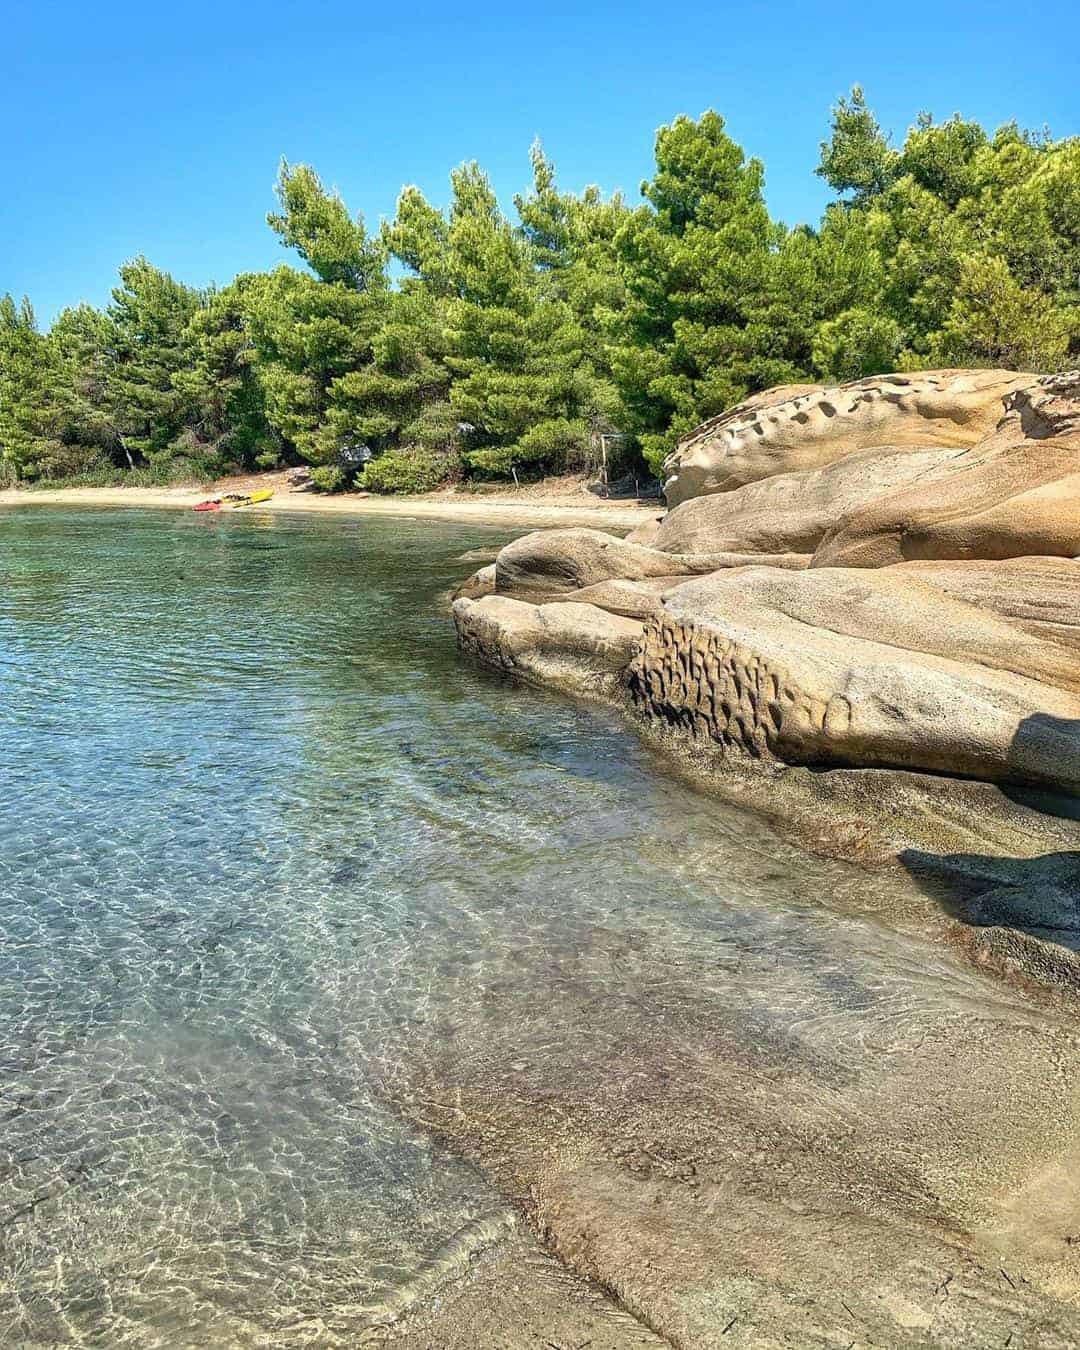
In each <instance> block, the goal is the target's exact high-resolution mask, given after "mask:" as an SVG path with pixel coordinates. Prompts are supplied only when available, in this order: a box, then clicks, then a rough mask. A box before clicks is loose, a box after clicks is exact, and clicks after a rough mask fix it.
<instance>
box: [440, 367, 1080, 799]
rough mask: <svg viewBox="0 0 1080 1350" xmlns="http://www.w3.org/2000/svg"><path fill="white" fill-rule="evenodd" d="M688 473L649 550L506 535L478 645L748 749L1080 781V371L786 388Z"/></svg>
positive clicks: (481, 604)
mask: <svg viewBox="0 0 1080 1350" xmlns="http://www.w3.org/2000/svg"><path fill="white" fill-rule="evenodd" d="M671 468H672V470H673V477H672V480H671V481H670V482H669V485H668V493H669V504H670V505H671V506H672V508H673V509H671V510H670V511H669V513H668V514H667V515H666V517H664V518H663V519H662V520H660V521H659V522H658V523H652V522H650V523H649V525H648V527H647V528H645V529H643V530H642V531H640V532H636V534H637V538H636V539H635V540H633V541H631V540H622V539H617V538H615V537H614V536H611V535H607V534H604V533H603V532H601V531H598V530H557V531H546V532H540V533H536V534H532V535H528V536H526V537H525V538H523V539H519V540H517V541H515V542H514V543H513V544H510V545H509V546H508V547H507V548H505V549H503V550H502V552H501V553H500V554H499V557H498V559H497V561H496V564H495V571H494V579H493V581H492V579H491V575H490V574H488V576H487V577H486V578H483V579H481V578H479V577H478V578H477V579H476V581H475V582H474V583H472V585H471V587H470V590H469V591H466V592H465V594H467V595H472V596H473V597H475V599H474V602H473V604H472V606H471V607H470V606H468V605H466V604H462V605H460V606H459V607H458V609H457V610H456V615H457V622H458V626H459V631H460V632H461V634H462V643H463V645H464V646H465V647H467V648H468V650H470V651H471V652H473V653H474V654H475V655H477V656H478V657H480V658H481V659H483V660H487V661H489V662H491V663H493V664H496V665H500V666H502V667H503V668H510V667H511V666H512V667H513V668H514V669H518V670H519V671H521V673H523V674H525V675H526V676H527V677H528V678H532V679H537V680H545V679H549V681H550V682H552V683H557V684H558V685H559V687H560V688H563V689H576V690H577V691H578V692H583V693H587V694H590V695H594V696H595V695H597V694H602V695H603V696H606V697H610V698H613V699H615V700H620V699H622V700H627V701H633V702H634V703H635V704H636V706H637V708H638V709H639V711H641V712H643V713H644V714H645V715H646V716H647V717H649V718H652V719H656V720H659V721H662V722H664V723H666V724H668V725H672V726H675V727H677V728H681V729H683V730H685V731H687V732H688V733H689V734H690V735H691V736H692V737H693V738H694V739H696V740H697V741H699V742H702V741H707V742H709V743H710V744H711V745H713V746H715V747H717V748H719V749H721V750H724V751H726V752H733V751H737V752H740V753H745V754H748V755H750V756H752V757H757V758H769V759H773V760H776V761H779V762H782V763H787V764H808V765H815V764H819V765H847V766H853V767H854V766H880V767H884V768H895V769H916V770H921V771H929V772H933V773H945V774H954V775H958V776H963V777H972V778H979V779H984V780H986V781H990V782H1006V783H1009V782H1012V783H1018V784H1039V785H1042V786H1046V787H1054V788H1064V789H1066V790H1068V791H1075V790H1078V789H1080V676H1078V671H1080V374H1071V375H1059V376H1051V377H1046V378H1042V379H1040V378H1037V377H1035V376H1031V375H1024V374H1018V373H1017V372H1014V371H999V370H998V371H936V372H926V373H922V374H916V375H896V376H881V377H877V378H875V379H871V380H863V381H859V382H857V383H855V384H852V385H845V386H843V387H842V388H840V389H835V390H821V389H817V388H816V387H802V388H799V389H795V390H792V389H781V390H777V391H774V394H773V395H772V396H770V395H758V396H757V397H755V398H754V399H752V400H750V401H749V402H748V403H747V404H744V405H742V406H741V407H740V408H736V409H734V410H733V411H732V412H730V413H727V414H725V415H724V416H723V417H720V418H716V419H713V421H712V422H709V423H706V424H705V426H704V427H702V428H701V429H700V430H699V431H698V432H697V433H695V434H694V435H693V436H691V437H689V438H687V440H686V441H685V442H683V444H682V445H681V446H680V448H679V451H678V452H677V454H676V455H675V456H674V457H673V459H672V462H671ZM691 494H694V495H691ZM492 585H493V587H494V594H490V595H485V588H486V587H490V586H492ZM510 597H512V598H513V599H514V600H516V602H517V604H518V606H519V607H516V608H515V607H514V606H513V605H512V604H510V600H509V598H510ZM526 601H527V602H530V603H528V604H527V605H525V603H524V602H526ZM552 601H558V602H561V603H560V605H559V606H558V609H552V606H551V604H550V602H552ZM567 602H569V605H568V604H567ZM522 605H524V607H523V608H522V607H521V606H522ZM549 609H551V610H552V612H551V613H547V611H548V610H549ZM563 611H565V613H566V615H567V616H569V617H564V613H563ZM545 616H546V617H545ZM612 618H617V619H618V620H620V621H621V622H622V623H623V625H624V626H623V627H622V628H621V629H620V630H619V631H618V633H617V634H616V633H613V632H612V631H611V630H610V627H609V621H610V620H611V619H612ZM633 624H636V625H638V628H637V630H634V629H632V628H631V627H627V626H625V625H633ZM525 634H528V640H527V641H526V639H525V636H524V635H525ZM511 648H512V649H513V650H512V660H510V659H508V651H510V649H511ZM624 655H626V661H625V663H624V666H623V667H622V670H621V671H619V670H618V669H617V668H616V667H617V663H618V661H619V660H620V659H621V658H622V657H623V656H624ZM545 672H550V675H547V674H545Z"/></svg>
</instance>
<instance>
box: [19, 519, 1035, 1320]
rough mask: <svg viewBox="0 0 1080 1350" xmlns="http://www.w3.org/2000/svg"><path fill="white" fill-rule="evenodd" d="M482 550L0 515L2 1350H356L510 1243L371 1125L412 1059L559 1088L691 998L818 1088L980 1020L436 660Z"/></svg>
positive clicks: (567, 740) (813, 894)
mask: <svg viewBox="0 0 1080 1350" xmlns="http://www.w3.org/2000/svg"><path fill="white" fill-rule="evenodd" d="M507 537H508V536H507V535H506V534H505V532H501V531H498V530H493V529H484V528H482V527H478V526H475V525H468V526H463V525H456V524H455V525H443V524H435V523H431V522H409V521H407V520H394V521H385V520H375V519H373V520H363V519H358V520H319V519H314V520H313V519H307V518H304V517H299V516H298V517H289V516H282V515H273V516H271V515H263V516H259V515H257V514H247V515H236V516H232V515H229V516H221V517H213V516H211V517H209V518H208V517H205V516H202V517H200V516H195V515H193V514H189V513H179V512H152V511H131V510H125V511H90V510H81V511H67V512H65V511H61V510H57V509H52V508H43V507H32V508H22V509H18V510H14V511H7V512H5V513H0V785H2V790H0V1094H2V1095H0V1343H3V1344H11V1345H34V1344H93V1345H102V1346H122V1345H131V1346H164V1345H204V1346H218V1345H222V1346H225V1345H228V1346H246V1345H266V1344H272V1345H291V1344H318V1345H323V1344H339V1343H340V1344H350V1343H353V1338H354V1337H355V1336H356V1335H358V1334H359V1333H361V1332H362V1331H363V1329H364V1328H366V1327H368V1326H370V1325H371V1324H372V1323H373V1322H377V1321H379V1320H381V1319H383V1318H384V1317H385V1316H386V1310H387V1308H388V1307H390V1306H394V1305H401V1304H402V1303H406V1302H408V1299H409V1297H411V1296H412V1295H411V1293H410V1291H416V1292H418V1293H422V1292H423V1288H424V1274H425V1271H427V1270H429V1269H430V1266H431V1263H432V1261H433V1260H435V1259H436V1258H437V1257H438V1254H439V1253H440V1252H445V1251H446V1250H447V1244H453V1242H454V1241H455V1240H457V1239H458V1238H460V1236H461V1235H462V1234H463V1233H464V1234H469V1233H474V1234H477V1233H479V1234H484V1233H487V1234H491V1233H497V1232H498V1231H500V1229H502V1228H503V1227H505V1226H507V1225H508V1224H509V1223H510V1222H511V1221H512V1220H511V1214H510V1211H509V1210H508V1209H507V1207H506V1204H505V1202H504V1201H503V1200H501V1199H500V1197H499V1196H498V1194H497V1193H496V1192H495V1191H494V1190H493V1189H492V1188H491V1187H490V1185H489V1184H488V1183H487V1182H486V1181H485V1180H484V1178H483V1177H482V1176H481V1175H479V1174H478V1173H477V1172H476V1171H474V1170H473V1169H472V1168H471V1167H469V1166H467V1165H465V1164H463V1163H461V1162H459V1161H456V1160H454V1159H452V1158H450V1157H448V1156H446V1155H444V1154H443V1153H441V1152H440V1151H439V1149H438V1148H437V1147H435V1146H434V1145H433V1144H432V1142H431V1141H430V1139H429V1138H428V1137H427V1136H426V1135H425V1134H424V1133H422V1132H420V1131H418V1130H417V1129H416V1128H414V1127H413V1126H411V1125H408V1124H406V1123H405V1121H404V1120H403V1119H402V1118H401V1116H400V1115H399V1114H398V1113H397V1112H396V1111H395V1109H394V1106H393V1103H392V1100H391V1099H390V1098H389V1097H388V1095H387V1092H386V1090H385V1086H386V1084H387V1083H388V1082H391V1081H393V1079H394V1077H395V1073H396V1071H397V1068H398V1067H399V1066H401V1065H406V1066H407V1065H408V1064H409V1062H410V1058H411V1057H416V1056H423V1055H434V1054H438V1055H440V1056H443V1057H444V1058H445V1056H446V1054H447V1047H448V1046H450V1047H452V1046H453V1045H455V1044H457V1043H460V1044H461V1046H462V1048H463V1049H462V1052H463V1053H469V1054H476V1053H478V1051H477V1047H478V1046H479V1047H481V1049H480V1051H479V1053H483V1046H484V1045H485V1044H489V1045H490V1046H491V1047H493V1050H492V1052H493V1053H494V1047H497V1046H499V1047H505V1046H507V1045H509V1046H512V1047H514V1048H515V1051H516V1053H517V1054H519V1055H520V1057H521V1059H522V1061H523V1064H527V1065H528V1066H530V1068H532V1069H535V1068H536V1066H537V1065H540V1066H547V1069H546V1071H548V1072H550V1074H551V1076H552V1081H553V1083H556V1084H557V1080H558V1072H559V1066H560V1064H562V1065H566V1064H568V1063H572V1062H575V1061H576V1060H577V1059H578V1058H581V1059H582V1060H585V1059H590V1058H591V1059H602V1058H603V1057H604V1056H606V1055H609V1054H612V1053H617V1049H618V1044H619V1038H620V1036H621V1035H624V1034H625V1032H624V1026H625V1021H624V1019H623V1017H622V1015H621V1014H620V998H622V997H624V996H627V997H632V998H633V999H634V1000H636V1006H643V1000H647V998H648V995H649V990H650V988H652V987H654V986H657V985H659V984H667V985H670V984H671V982H672V981H673V980H677V979H678V978H679V972H680V971H682V970H686V969H688V968H689V967H690V966H692V967H693V971H694V977H693V983H694V987H695V988H696V989H697V990H698V992H699V993H702V994H704V995H707V996H709V997H711V998H713V999H714V1000H715V1007H716V1017H717V1020H718V1024H720V1023H722V1024H723V1025H725V1026H727V1027H728V1028H729V1029H730V1030H731V1033H732V1035H736V1036H737V1037H739V1038H741V1039H743V1040H744V1041H746V1042H747V1043H753V1044H755V1045H756V1046H758V1047H759V1048H762V1051H763V1053H774V1055H775V1057H776V1060H777V1062H778V1063H779V1062H782V1061H783V1060H784V1059H785V1057H787V1058H791V1057H797V1058H798V1060H799V1061H800V1062H801V1063H807V1062H815V1061H819V1062H820V1063H821V1065H823V1066H824V1067H823V1068H822V1074H823V1076H824V1077H826V1078H827V1077H828V1076H829V1074H830V1073H831V1072H833V1070H834V1069H835V1072H836V1073H842V1072H846V1071H848V1070H847V1068H845V1064H847V1065H850V1063H851V1062H857V1061H858V1058H859V1056H863V1057H865V1056H870V1055H877V1054H879V1053H880V1052H881V1051H882V1050H884V1049H889V1048H893V1047H895V1046H896V1045H897V1044H899V1043H902V1042H903V1041H904V1039H905V1037H908V1036H915V1035H916V1034H918V1035H924V1034H925V1028H926V1025H927V1023H928V1022H929V1023H937V1024H941V1023H948V1022H952V1021H954V1020H955V1019H957V1018H962V1017H964V1016H966V1015H968V1014H969V1011H970V1007H971V1006H975V1003H976V1001H979V1003H980V1006H983V1007H985V999H986V993H985V990H986V987H987V986H986V985H985V983H984V982H982V981H981V978H980V977H976V976H975V975H973V974H968V973H965V971H964V970H963V969H962V968H960V967H958V966H956V964H955V963H954V962H952V960H951V958H949V957H947V956H946V955H945V954H935V953H933V952H932V951H927V950H926V949H924V948H923V947H922V946H921V945H917V944H914V943H911V942H908V941H906V940H905V939H903V938H901V937H899V936H897V935H896V934H891V933H888V932H886V931H885V930H883V929H879V928H876V927H875V926H874V925H872V924H868V923H866V922H864V921H862V920H860V919H858V918H855V917H852V912H853V910H854V909H855V908H857V905H855V903H854V901H855V899H856V898H857V895H858V893H859V891H860V888H863V887H865V885H866V881H865V878H864V876H863V875H862V874H860V873H859V872H858V871H857V870H856V869H854V868H846V867H844V866H843V865H841V864H838V863H828V862H824V861H821V860H812V859H809V858H807V857H805V856H804V855H802V854H800V853H797V852H796V851H795V850H794V849H792V848H789V847H787V846H786V845H783V844H781V843H780V842H778V841H777V840H776V839H775V838H774V837H773V836H772V835H771V834H770V833H769V831H768V830H767V829H766V827H765V826H764V825H760V824H757V823H756V822H754V821H753V820H752V819H751V818H750V817H748V816H746V815H745V814H742V813H739V812H736V811H734V810H732V809H731V808H729V807H725V806H724V805H722V804H720V803H717V802H713V801H710V800H708V799H707V798H704V797H701V796H698V795H696V794H694V793H693V792H691V791H690V790H689V789H688V788H686V787H684V786H683V785H681V784H679V783H677V782H675V781H673V780H671V779H668V778H665V777H664V776H663V775H662V774H657V773H656V772H655V771H654V767H653V765H652V763H651V761H650V760H649V758H648V756H647V752H646V751H645V750H644V749H642V748H641V747H640V746H639V745H638V744H637V742H636V741H635V739H634V737H633V736H632V734H629V733H628V731H627V729H626V728H625V727H624V726H623V725H622V724H621V723H620V722H619V720H618V719H617V718H616V717H614V716H609V715H607V714H605V713H603V712H598V711H597V710H595V709H591V708H584V707H580V706H577V705H574V704H572V703H569V702H566V701H563V700H558V699H555V698H552V697H548V696H545V695H543V694H539V693H536V692H534V691H528V690H524V691H523V690H519V689H515V688H514V687H512V686H511V685H510V684H509V683H508V682H506V681H505V680H503V679H501V678H498V677H495V676H493V675H490V674H486V673H484V672H482V671H478V670H476V669H474V668H473V667H471V666H469V665H467V664H465V663H463V662H462V661H460V660H459V659H458V657H457V654H456V652H455V649H454V643H453V634H452V628H451V625H450V622H449V618H448V615H447V612H446V609H445V606H444V604H443V596H444V595H445V592H446V590H447V588H448V587H449V586H451V585H452V584H453V583H454V582H456V581H457V580H459V579H460V578H461V577H462V576H463V575H464V574H466V573H467V572H468V571H469V570H471V566H474V565H475V564H470V563H468V562H462V561H461V560H460V555H461V554H462V553H463V552H464V551H465V550H468V549H473V548H477V547H492V546H495V545H497V544H500V543H502V542H503V541H504V540H505V539H506V538H507ZM845 895H848V896H849V897H851V898H852V901H853V903H852V904H851V905H848V906H845V904H844V898H845ZM823 900H825V901H827V902H828V905H827V906H825V905H823V903H822V902H823ZM853 935H854V936H853ZM702 971H707V972H709V974H708V975H707V976H703V975H702V974H701V972H702ZM703 981H704V984H703ZM627 991H629V994H627ZM915 1005H918V1008H919V1012H920V1016H919V1018H918V1019H917V1022H918V1026H919V1030H918V1031H916V1030H914V1029H911V1030H909V1028H912V1027H914V1023H913V1022H912V1020H911V1019H910V1017H909V1014H910V1011H911V1009H912V1007H913V1006H915ZM575 1008H579V1009H586V1010H587V1016H586V1015H584V1014H583V1015H582V1016H581V1018H580V1020H576V1014H574V1012H573V1010H574V1009H575ZM997 1015H1000V1016H1003V1017H1006V1018H1011V1017H1012V1016H1013V1014H1012V1012H1010V1011H1008V1010H1002V1009H999V1011H998V1014H997ZM1017 1016H1019V1013H1017ZM853 1043H854V1044H855V1049H854V1050H849V1051H848V1052H844V1050H843V1047H844V1046H845V1045H848V1046H849V1047H850V1046H851V1045H852V1044H853ZM770 1047H772V1050H771V1051H770V1049H769V1048H770ZM845 1053H846V1055H847V1058H846V1060H845ZM451 1058H452V1055H451Z"/></svg>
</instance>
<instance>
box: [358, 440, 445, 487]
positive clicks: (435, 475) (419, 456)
mask: <svg viewBox="0 0 1080 1350" xmlns="http://www.w3.org/2000/svg"><path fill="white" fill-rule="evenodd" d="M460 471H461V461H460V460H459V459H458V458H457V456H456V455H444V454H439V453H438V452H436V451H431V450H421V449H419V448H413V449H405V450H387V451H386V452H385V454H382V455H380V456H379V458H378V459H373V460H372V461H371V463H370V464H369V465H368V466H367V468H366V469H365V470H364V476H363V478H362V479H361V480H360V484H361V486H362V487H365V488H367V489H368V490H369V491H371V492H404V493H409V492H431V491H432V490H433V489H434V488H437V487H441V486H442V484H443V483H448V482H449V481H450V480H451V479H452V478H455V477H456V476H457V475H458V474H459V473H460Z"/></svg>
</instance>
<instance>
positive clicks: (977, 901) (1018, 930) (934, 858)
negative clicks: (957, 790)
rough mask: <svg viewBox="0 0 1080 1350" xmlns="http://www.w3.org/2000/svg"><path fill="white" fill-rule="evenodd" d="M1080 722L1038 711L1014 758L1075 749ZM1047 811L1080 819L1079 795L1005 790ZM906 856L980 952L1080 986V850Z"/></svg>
mask: <svg viewBox="0 0 1080 1350" xmlns="http://www.w3.org/2000/svg"><path fill="white" fill-rule="evenodd" d="M1078 739H1080V722H1076V721H1072V720H1068V719H1063V718H1059V717H1052V716H1050V715H1049V714H1046V713H1037V714H1035V715H1034V716H1032V717H1028V718H1025V719H1024V721H1023V722H1022V723H1021V725H1020V727H1019V729H1018V731H1017V733H1016V736H1015V738H1014V740H1013V752H1012V753H1011V754H1010V760H1015V763H1016V766H1017V771H1018V773H1021V774H1022V773H1024V771H1025V770H1026V769H1027V768H1029V766H1030V765H1031V763H1032V758H1033V756H1035V755H1038V754H1053V753H1059V752H1060V753H1072V754H1075V752H1076V751H1075V747H1076V744H1077V741H1078ZM1006 793H1007V795H1008V796H1009V797H1010V798H1011V799H1012V800H1013V801H1015V802H1017V803H1018V804H1020V805H1022V806H1025V807H1027V808H1029V809H1031V810H1035V811H1039V812H1041V813H1042V814H1044V815H1051V816H1056V817H1059V818H1062V819H1066V820H1078V819H1080V797H1076V796H1071V795H1068V794H1063V793H1049V792H1042V791H1039V790H1036V789H1029V788H1024V787H1009V788H1006ZM899 857H900V861H901V862H902V863H903V864H904V866H905V867H906V868H907V869H908V871H909V872H910V873H911V875H912V876H913V877H914V878H915V880H916V881H917V882H918V883H919V885H920V886H921V887H922V889H923V890H924V891H925V892H926V893H927V894H928V895H930V896H932V897H933V898H934V899H935V900H937V901H938V902H939V903H940V904H941V905H942V907H943V908H944V909H945V910H946V911H947V912H948V913H949V914H951V915H952V916H953V918H955V919H958V920H959V921H960V922H961V923H964V924H967V925H969V926H970V927H971V928H973V929H974V930H976V931H975V933H973V934H972V936H971V940H970V943H971V946H972V947H973V949H974V954H975V955H976V956H977V957H979V958H985V959H987V960H988V961H989V962H991V963H993V964H998V965H1002V964H1004V965H1007V966H1010V967H1012V968H1014V969H1016V970H1018V971H1020V972H1022V973H1025V974H1029V975H1033V976H1035V977H1037V978H1039V979H1040V980H1043V981H1046V982H1049V983H1051V984H1056V985H1064V986H1067V987H1068V988H1070V989H1073V990H1076V991H1080V851H1077V850H1072V849H1069V850H1062V851H1059V852H1053V853H1044V854H1041V855H1036V856H1033V857H1001V856H995V855H993V854H981V853H946V854H940V853H930V852H924V851H922V850H919V849H905V850H903V852H901V853H900V855H899Z"/></svg>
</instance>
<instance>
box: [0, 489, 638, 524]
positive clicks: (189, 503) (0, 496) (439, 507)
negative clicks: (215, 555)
mask: <svg viewBox="0 0 1080 1350" xmlns="http://www.w3.org/2000/svg"><path fill="white" fill-rule="evenodd" d="M213 491H214V489H210V488H141V487H130V488H125V487H118V488H91V487H72V488H56V489H50V490H48V491H37V492H34V491H25V490H20V489H7V490H5V491H2V492H0V507H8V506H110V507H111V506H130V507H143V508H147V507H155V508H167V509H172V510H190V509H191V507H193V506H194V505H195V503H196V502H199V501H204V500H205V499H206V498H207V496H208V495H210V494H211V493H212V492H213ZM662 509H663V508H662V506H661V504H660V503H659V502H655V501H648V500H646V501H633V500H630V501H627V500H623V501H616V502H605V501H603V500H601V499H599V498H597V499H596V501H595V504H593V503H591V502H589V501H588V500H586V501H584V502H582V501H578V500H576V499H575V498H573V497H550V498H549V497H522V498H520V499H516V498H515V497H514V496H513V495H512V494H507V495H505V496H504V495H499V496H478V497H475V498H470V497H463V496H461V495H460V494H457V493H430V494H426V495H424V496H418V497H375V496H371V497H362V496H359V495H355V494H343V495H341V496H333V497H330V496H321V495H318V494H316V493H309V492H287V491H279V492H278V493H277V494H276V495H275V496H274V497H273V498H271V500H270V501H268V502H260V503H259V505H258V506H254V507H247V508H245V512H246V513H247V514H251V513H252V512H254V511H261V512H266V511H269V512H274V513H281V512H304V513H305V514H312V515H347V516H405V517H411V518H412V519H426V520H460V521H475V522H476V523H477V524H486V525H503V524H506V525H511V526H512V525H519V524H520V525H534V526H559V525H561V526H575V525H585V526H598V527H600V528H603V529H633V527H634V526H635V525H640V524H642V523H643V522H644V521H646V520H648V519H649V517H650V515H652V514H659V513H660V512H661V511H662Z"/></svg>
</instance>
